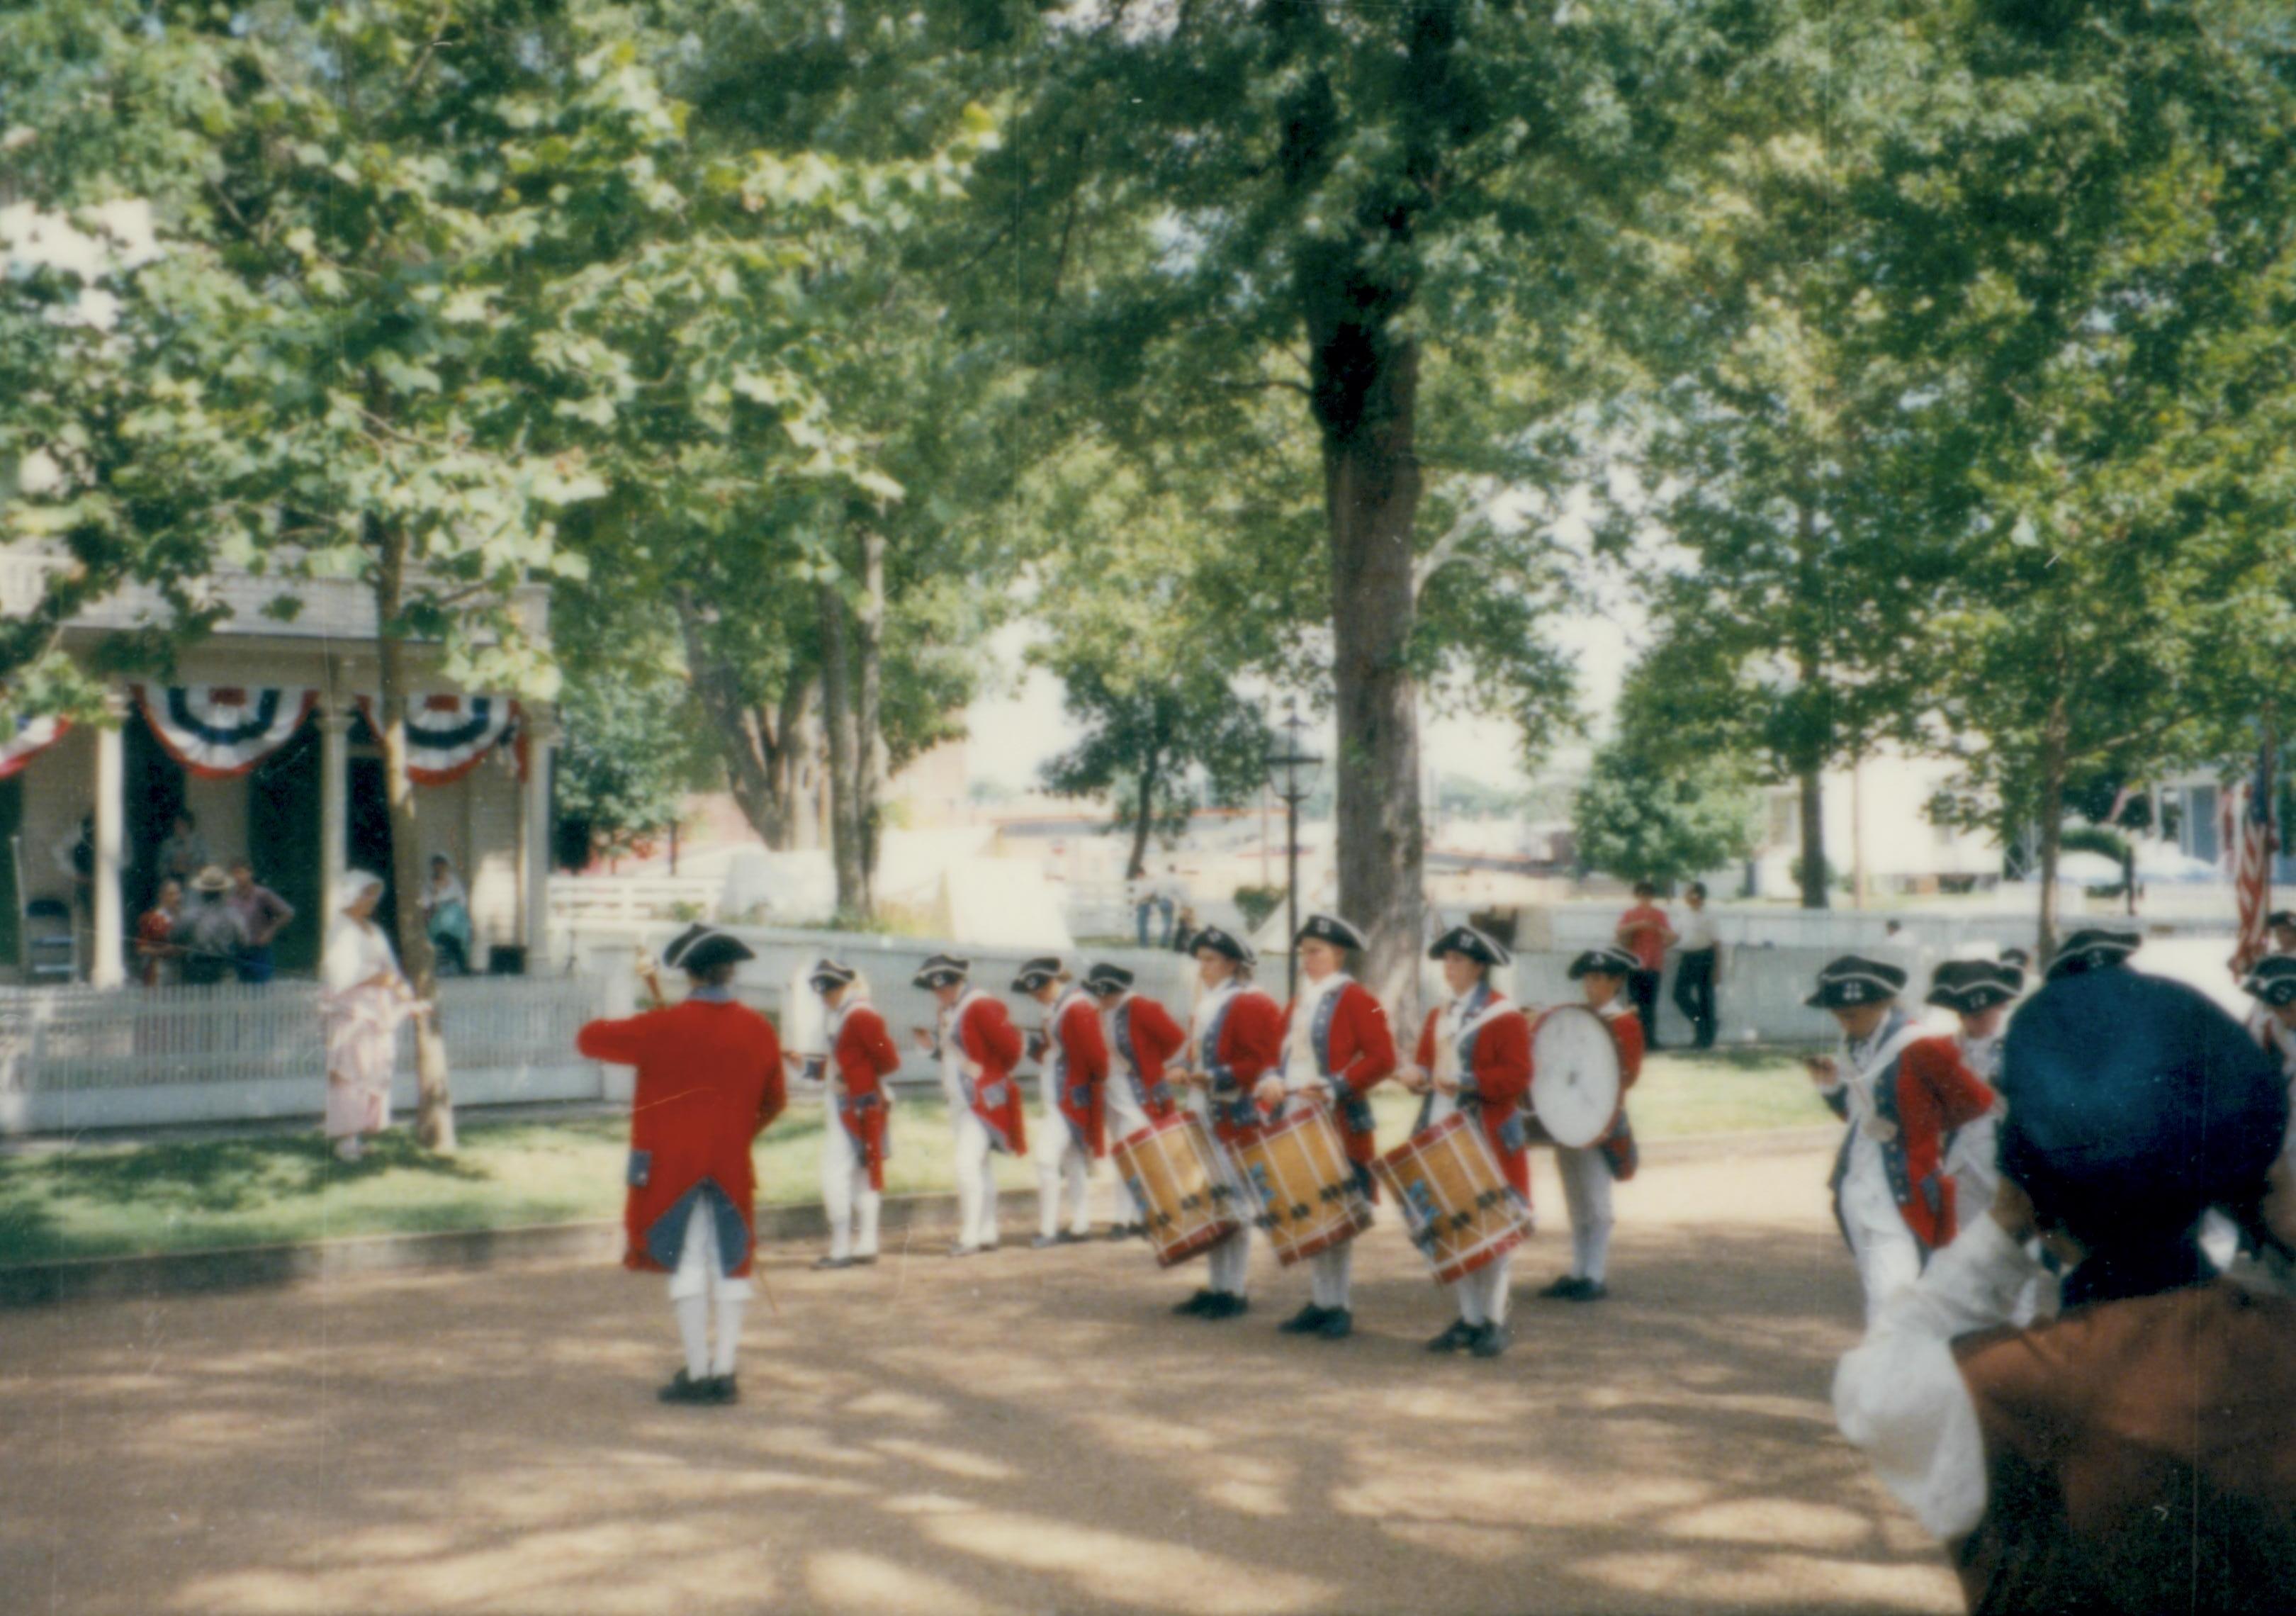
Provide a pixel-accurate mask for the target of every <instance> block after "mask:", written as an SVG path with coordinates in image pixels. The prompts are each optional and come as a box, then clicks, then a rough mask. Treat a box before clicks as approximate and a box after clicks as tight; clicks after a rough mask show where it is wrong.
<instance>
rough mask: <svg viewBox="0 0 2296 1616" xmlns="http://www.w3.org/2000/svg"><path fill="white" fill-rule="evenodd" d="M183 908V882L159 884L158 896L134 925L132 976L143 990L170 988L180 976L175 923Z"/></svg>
mask: <svg viewBox="0 0 2296 1616" xmlns="http://www.w3.org/2000/svg"><path fill="white" fill-rule="evenodd" d="M183 908H184V883H183V882H180V881H175V880H172V879H171V880H167V881H162V882H160V895H159V896H158V897H157V898H153V899H152V906H151V907H150V908H148V909H146V910H144V911H143V915H141V916H139V917H138V918H137V920H136V922H135V960H136V977H137V980H140V981H141V982H142V983H143V985H144V986H145V987H146V988H171V987H173V986H175V984H176V980H178V978H179V977H180V976H181V974H182V953H183V951H182V950H181V949H179V948H177V947H176V917H177V916H178V915H181V914H182V913H183Z"/></svg>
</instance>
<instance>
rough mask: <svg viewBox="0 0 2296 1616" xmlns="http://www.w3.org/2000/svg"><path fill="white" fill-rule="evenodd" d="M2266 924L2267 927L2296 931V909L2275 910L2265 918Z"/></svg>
mask: <svg viewBox="0 0 2296 1616" xmlns="http://www.w3.org/2000/svg"><path fill="white" fill-rule="evenodd" d="M2264 923H2265V924H2266V925H2267V926H2274V927H2285V928H2287V929H2288V930H2289V931H2296V909H2275V910H2274V911H2273V912H2272V913H2271V914H2269V915H2266V916H2265V917H2264Z"/></svg>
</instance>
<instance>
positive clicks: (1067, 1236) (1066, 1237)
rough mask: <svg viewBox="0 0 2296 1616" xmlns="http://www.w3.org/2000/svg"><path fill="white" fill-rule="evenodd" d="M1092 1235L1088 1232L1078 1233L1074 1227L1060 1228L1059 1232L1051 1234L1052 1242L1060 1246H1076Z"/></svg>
mask: <svg viewBox="0 0 2296 1616" xmlns="http://www.w3.org/2000/svg"><path fill="white" fill-rule="evenodd" d="M1091 1238H1092V1236H1091V1235H1089V1234H1085V1235H1079V1234H1078V1233H1077V1232H1076V1231H1075V1230H1074V1229H1062V1231H1061V1232H1060V1233H1059V1234H1057V1235H1054V1236H1053V1243H1054V1245H1062V1246H1078V1245H1082V1244H1083V1243H1085V1242H1086V1241H1087V1240H1090V1239H1091Z"/></svg>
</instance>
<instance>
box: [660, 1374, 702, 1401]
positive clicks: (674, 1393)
mask: <svg viewBox="0 0 2296 1616" xmlns="http://www.w3.org/2000/svg"><path fill="white" fill-rule="evenodd" d="M716 1385H717V1382H716V1381H714V1380H713V1379H711V1378H710V1377H709V1376H708V1375H706V1374H705V1375H703V1376H702V1377H701V1379H700V1380H698V1381H697V1380H690V1379H688V1378H687V1376H686V1374H685V1370H683V1369H681V1370H679V1371H678V1372H677V1373H676V1374H674V1375H672V1376H671V1377H670V1381H669V1384H668V1385H667V1386H664V1387H663V1388H662V1389H661V1390H659V1391H657V1392H655V1393H654V1396H656V1397H658V1398H660V1399H661V1400H662V1401H663V1402H665V1403H709V1402H714V1401H716V1400H717V1399H716V1395H715V1393H714V1392H713V1391H712V1390H711V1389H712V1388H713V1387H714V1386H716Z"/></svg>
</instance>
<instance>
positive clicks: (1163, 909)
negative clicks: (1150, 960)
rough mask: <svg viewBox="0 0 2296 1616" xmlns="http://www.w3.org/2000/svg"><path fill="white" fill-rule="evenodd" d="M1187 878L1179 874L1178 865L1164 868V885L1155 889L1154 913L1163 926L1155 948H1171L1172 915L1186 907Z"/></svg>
mask: <svg viewBox="0 0 2296 1616" xmlns="http://www.w3.org/2000/svg"><path fill="white" fill-rule="evenodd" d="M1187 901H1188V882H1187V878H1186V877H1185V876H1184V875H1182V874H1180V866H1179V865H1177V864H1168V865H1165V866H1164V884H1163V885H1162V886H1160V887H1159V888H1157V889H1156V913H1157V915H1158V916H1159V917H1160V920H1161V922H1162V925H1163V931H1161V933H1160V934H1159V935H1158V937H1157V939H1156V946H1157V947H1159V948H1169V947H1171V946H1172V925H1173V917H1174V915H1175V914H1176V912H1177V911H1178V910H1180V909H1182V908H1185V906H1187Z"/></svg>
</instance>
